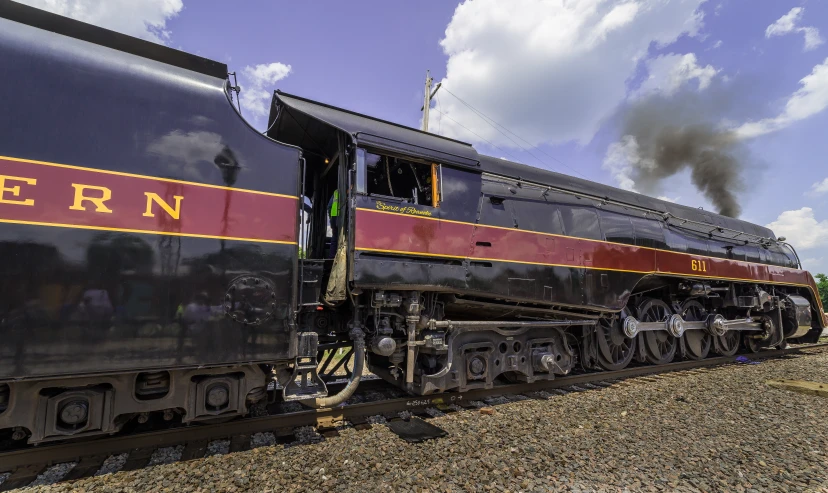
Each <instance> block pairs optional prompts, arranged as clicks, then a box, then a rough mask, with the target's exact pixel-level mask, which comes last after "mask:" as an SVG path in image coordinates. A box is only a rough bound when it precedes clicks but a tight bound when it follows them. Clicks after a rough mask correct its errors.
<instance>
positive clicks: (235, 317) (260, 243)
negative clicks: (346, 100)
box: [0, 2, 826, 443]
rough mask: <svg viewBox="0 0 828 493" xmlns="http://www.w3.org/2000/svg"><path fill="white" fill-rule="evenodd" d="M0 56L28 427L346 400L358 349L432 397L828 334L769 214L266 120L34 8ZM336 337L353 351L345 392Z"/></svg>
mask: <svg viewBox="0 0 828 493" xmlns="http://www.w3.org/2000/svg"><path fill="white" fill-rule="evenodd" d="M0 63H3V64H4V65H7V66H15V67H18V84H19V85H20V87H23V88H25V90H22V91H21V95H20V97H19V98H14V99H9V100H5V101H4V103H3V104H4V105H5V107H4V110H5V111H4V112H3V113H4V119H3V120H2V122H3V123H2V129H0V156H8V157H2V158H0V249H1V250H2V251H3V253H4V255H2V260H0V272H2V273H3V283H2V287H0V290H1V291H0V292H2V294H3V297H2V303H0V312H2V321H0V333H1V334H2V336H3V340H4V342H5V344H4V345H3V349H2V352H0V430H4V431H3V433H9V434H10V435H11V437H12V438H14V439H15V440H23V439H27V440H28V441H29V442H30V443H39V442H44V441H53V440H64V439H67V438H76V437H83V436H94V435H101V434H108V433H114V432H117V431H118V430H120V429H121V428H122V427H123V426H124V424H125V423H128V422H130V421H132V420H138V421H146V420H147V419H149V418H150V417H151V416H152V415H154V414H157V415H159V416H162V417H163V418H164V419H180V420H181V421H182V422H185V423H190V422H198V421H213V420H217V419H231V418H234V417H237V416H241V415H245V414H247V413H248V412H249V410H250V408H251V407H252V406H255V405H259V404H260V403H262V402H264V401H265V400H266V399H267V398H268V397H269V398H271V399H275V398H277V397H278V395H277V392H275V391H270V392H269V391H268V386H269V384H271V383H276V384H278V387H277V388H279V389H281V394H282V395H281V398H283V399H288V400H298V401H301V402H302V403H303V404H305V405H308V406H316V407H319V406H337V405H342V404H343V403H344V402H346V400H347V399H348V398H349V397H350V396H351V395H352V393H353V392H354V389H355V388H356V387H357V385H358V384H359V379H360V375H361V373H362V370H363V365H367V366H368V367H369V368H370V369H371V371H373V372H374V373H375V374H377V375H379V376H381V377H382V378H384V379H386V380H388V381H390V382H393V383H395V384H397V385H399V386H400V387H402V388H404V389H406V390H407V391H409V392H411V393H413V394H420V395H426V394H431V393H435V392H441V391H447V390H460V391H462V390H466V389H471V388H480V387H485V388H490V387H492V386H494V385H498V384H507V383H510V382H518V381H521V382H531V381H535V380H542V379H551V378H554V377H555V375H563V374H567V373H568V372H570V371H571V370H572V368H574V367H575V365H581V366H582V367H584V368H587V369H605V370H614V369H620V368H623V367H624V366H626V365H628V364H630V362H632V361H639V362H642V363H650V364H664V363H667V362H669V361H671V360H672V359H673V358H675V357H684V358H693V359H701V358H704V357H706V356H707V355H708V354H709V353H710V352H711V351H712V352H717V353H719V354H734V353H735V352H736V351H738V350H739V349H740V348H741V347H742V346H743V345H744V346H745V348H746V349H748V350H751V351H758V350H761V349H762V348H765V347H771V346H782V345H784V344H786V343H787V341H791V340H793V341H805V340H809V339H813V338H815V337H818V335H819V333H820V331H821V330H822V328H823V327H824V326H825V324H826V322H825V320H824V318H823V311H822V306H821V304H820V301H819V297H818V295H817V291H816V285H815V282H814V280H813V278H812V277H811V276H810V274H809V273H807V272H806V271H803V270H801V269H800V265H799V260H798V258H797V256H796V253H795V251H794V250H793V248H792V247H790V246H789V245H787V244H786V243H784V241H780V240H779V239H777V238H775V236H774V235H773V232H771V231H770V230H768V229H767V228H763V227H761V226H757V225H753V224H750V223H747V222H744V221H740V220H738V219H733V218H727V217H723V216H720V215H717V214H712V213H709V212H706V211H701V210H698V209H693V208H689V207H684V206H680V205H677V204H672V203H668V202H664V201H660V200H657V199H653V198H650V197H646V196H643V195H639V194H635V193H632V192H627V191H622V190H617V189H614V188H612V187H608V186H604V185H600V184H597V183H593V182H589V181H586V180H580V179H577V178H573V177H569V176H566V175H561V174H558V173H553V172H550V171H545V170H541V169H537V168H533V167H530V166H526V165H521V164H518V163H512V162H509V161H506V160H502V159H497V158H492V157H488V156H483V155H480V154H478V153H477V151H476V150H475V149H474V147H473V146H471V145H469V144H466V143H463V142H460V141H456V140H452V139H447V138H443V137H440V136H436V135H433V134H428V133H425V132H420V131H418V130H414V129H411V128H408V127H404V126H400V125H396V124H393V123H390V122H386V121H382V120H378V119H375V118H372V117H368V116H365V115H361V114H358V113H354V112H351V111H348V110H345V109H341V108H336V107H333V106H329V105H325V104H322V103H318V102H315V101H311V100H307V99H304V98H301V97H297V96H293V95H290V94H286V93H282V92H279V91H277V92H276V93H275V94H274V97H273V102H272V105H271V113H270V116H269V120H268V129H267V131H266V135H261V134H259V133H258V132H257V131H255V130H254V129H253V128H252V127H250V126H249V125H248V124H247V123H246V122H245V121H244V120H243V118H242V117H241V115H240V114H239V113H238V112H237V111H236V110H235V108H234V107H233V104H232V98H233V88H231V87H230V84H229V81H228V80H227V79H226V77H227V69H226V66H224V65H222V64H220V63H217V62H214V61H210V60H206V59H202V58H199V57H194V56H193V55H189V54H185V53H181V52H178V51H176V50H171V49H168V48H166V47H161V46H157V45H153V44H152V43H147V42H143V41H140V40H136V39H133V38H130V37H128V36H123V35H120V34H117V33H113V32H110V31H106V30H104V29H100V28H96V27H93V26H89V25H86V24H83V23H80V22H77V21H72V20H69V19H64V18H62V17H60V16H55V15H53V14H48V13H45V12H42V11H39V10H36V9H32V8H29V7H25V6H22V5H19V4H15V3H8V2H7V3H5V4H2V5H0ZM70 95H80V96H82V97H70ZM35 128H37V129H40V131H39V132H33V131H32V129H35ZM335 190H336V191H338V197H339V204H338V206H339V210H340V211H341V212H340V214H341V215H340V219H341V227H340V228H339V229H338V230H333V232H338V235H336V236H334V237H332V238H331V237H329V235H328V230H329V228H328V217H327V208H328V207H327V204H328V201H329V199H330V198H331V196H332V195H333V194H334V191H335ZM331 243H333V247H331V246H330V244H331ZM331 250H333V251H335V252H336V253H335V255H333V258H328V257H330V256H329V255H327V254H326V252H329V251H331ZM339 348H348V351H349V353H348V354H349V355H350V354H353V368H349V369H348V379H349V383H348V384H347V385H346V387H345V389H344V390H342V391H341V392H340V393H338V394H336V395H332V396H329V395H327V394H328V391H327V387H326V383H328V382H329V381H330V379H332V378H335V376H334V375H333V374H334V373H335V372H333V371H330V370H331V369H330V368H328V367H329V365H330V364H331V361H332V356H331V353H328V356H327V357H324V355H325V351H331V350H334V349H339ZM346 359H347V358H346ZM320 363H321V367H320ZM342 364H343V363H340V364H339V365H340V366H341V365H342ZM345 366H347V364H346V365H345ZM334 369H335V368H334ZM176 417H177V418H176Z"/></svg>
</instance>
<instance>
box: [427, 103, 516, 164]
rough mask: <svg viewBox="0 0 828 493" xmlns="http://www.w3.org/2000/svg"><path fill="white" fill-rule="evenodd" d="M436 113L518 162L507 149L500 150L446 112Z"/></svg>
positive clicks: (438, 111) (435, 109)
mask: <svg viewBox="0 0 828 493" xmlns="http://www.w3.org/2000/svg"><path fill="white" fill-rule="evenodd" d="M434 111H436V112H437V113H440V114H441V115H442V116H444V117H446V118H448V119H449V120H451V121H453V122H454V123H456V124H458V125H460V126H461V127H463V128H465V129H466V130H467V131H468V132H469V133H471V134H472V135H474V136H476V137H477V138H478V139H480V140H482V141H484V142H486V143H487V144H489V145H490V146H492V147H494V148H495V149H497V150H499V151H500V152H502V153H504V154H508V155H509V157H511V158H512V159H514V160H517V158H516V157H515V156H514V155H513V154H511V153H510V152H509V151H507V150H505V149H502V148H500V147H498V146H496V145H495V144H494V143H493V142H492V141H490V140H488V139H486V138H485V137H483V136H482V135H480V134H478V133H477V132H475V131H474V130H472V129H470V128H469V127H467V126H465V125H463V124H462V123H460V122H458V121H457V120H455V119H454V118H452V117H450V116H448V115H447V114H445V113H444V112H442V111H440V110H438V109H437V108H434Z"/></svg>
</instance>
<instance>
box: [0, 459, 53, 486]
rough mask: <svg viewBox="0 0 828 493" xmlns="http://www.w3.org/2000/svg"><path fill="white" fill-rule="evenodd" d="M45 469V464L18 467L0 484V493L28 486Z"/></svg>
mask: <svg viewBox="0 0 828 493" xmlns="http://www.w3.org/2000/svg"><path fill="white" fill-rule="evenodd" d="M47 467H48V466H47V465H46V464H35V465H32V466H23V467H18V468H17V469H15V470H14V471H12V473H11V476H9V477H8V478H6V480H5V481H3V483H2V484H0V491H9V490H13V489H16V488H22V487H24V486H28V485H29V484H30V483H31V482H32V481H34V480H35V479H37V477H38V476H39V475H40V474H41V473H42V472H43V471H45V470H46V468H47Z"/></svg>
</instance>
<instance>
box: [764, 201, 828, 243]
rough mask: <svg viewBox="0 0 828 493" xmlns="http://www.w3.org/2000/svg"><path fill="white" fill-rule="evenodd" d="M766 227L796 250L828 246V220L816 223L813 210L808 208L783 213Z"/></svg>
mask: <svg viewBox="0 0 828 493" xmlns="http://www.w3.org/2000/svg"><path fill="white" fill-rule="evenodd" d="M767 227H768V228H770V229H771V230H773V232H774V233H776V236H777V237H779V236H784V237H785V238H787V241H788V243H790V244H791V245H793V246H794V247H795V248H797V249H801V250H807V249H809V248H815V247H826V246H828V219H823V220H822V221H817V219H816V218H815V217H814V210H813V209H811V208H810V207H803V208H801V209H798V210H794V211H785V212H783V213H782V214H779V217H777V218H776V221H774V222H772V223H770V224H768V225H767Z"/></svg>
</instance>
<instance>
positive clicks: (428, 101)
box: [420, 70, 443, 132]
mask: <svg viewBox="0 0 828 493" xmlns="http://www.w3.org/2000/svg"><path fill="white" fill-rule="evenodd" d="M432 82H434V79H433V78H432V77H431V72H430V71H428V70H426V80H425V91H424V93H425V96H424V99H423V107H422V108H420V111H422V112H423V132H428V109H429V107H430V106H431V98H433V97H434V95H435V94H437V91H438V90H439V89H440V86H441V85H443V83H442V82H438V83H437V87H435V88H434V91H433V92H432V91H431V83H432Z"/></svg>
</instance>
